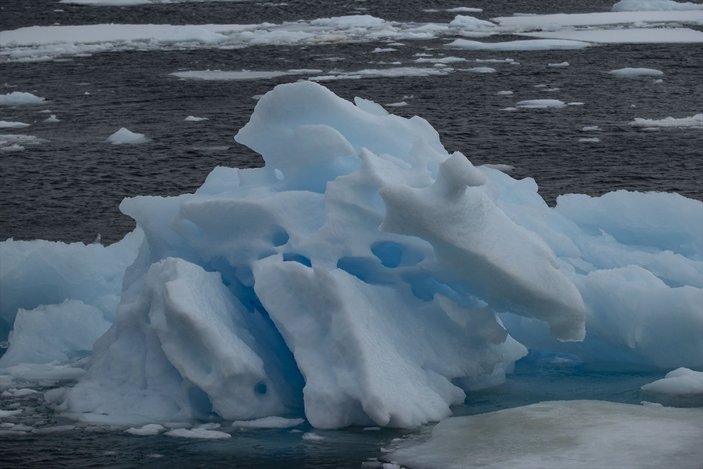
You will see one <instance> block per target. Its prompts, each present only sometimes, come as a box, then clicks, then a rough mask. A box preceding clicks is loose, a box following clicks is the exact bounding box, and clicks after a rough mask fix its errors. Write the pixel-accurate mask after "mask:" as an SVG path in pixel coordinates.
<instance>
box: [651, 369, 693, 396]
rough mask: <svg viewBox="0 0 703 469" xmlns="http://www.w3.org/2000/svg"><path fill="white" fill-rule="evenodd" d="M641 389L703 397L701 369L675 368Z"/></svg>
mask: <svg viewBox="0 0 703 469" xmlns="http://www.w3.org/2000/svg"><path fill="white" fill-rule="evenodd" d="M642 390H643V391H649V392H655V393H660V394H671V395H675V396H688V395H698V396H699V397H701V398H703V371H694V370H690V369H688V368H685V367H681V368H677V369H675V370H674V371H670V372H669V373H667V374H666V376H665V377H664V378H662V379H659V380H657V381H654V382H653V383H648V384H645V385H644V386H642Z"/></svg>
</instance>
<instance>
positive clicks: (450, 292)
mask: <svg viewBox="0 0 703 469" xmlns="http://www.w3.org/2000/svg"><path fill="white" fill-rule="evenodd" d="M403 280H405V281H406V282H408V283H409V284H410V289H411V290H412V292H413V295H415V297H416V298H418V299H420V300H423V301H432V299H433V298H434V295H435V294H436V293H440V294H442V295H444V296H446V297H447V298H450V299H452V300H453V301H454V302H456V303H458V304H463V303H464V301H463V298H461V296H460V295H459V294H458V293H457V291H456V290H454V289H453V288H452V287H450V286H449V285H447V284H445V283H442V282H440V281H439V280H437V279H436V278H434V277H432V276H431V275H429V274H427V273H424V272H414V273H411V274H407V275H404V276H403Z"/></svg>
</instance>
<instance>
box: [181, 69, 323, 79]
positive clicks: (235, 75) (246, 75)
mask: <svg viewBox="0 0 703 469" xmlns="http://www.w3.org/2000/svg"><path fill="white" fill-rule="evenodd" d="M319 73H322V70H318V69H296V70H281V71H263V70H233V71H224V70H190V71H183V72H173V73H171V75H173V76H175V77H178V78H184V79H188V80H210V81H238V80H270V79H272V78H279V77H284V76H289V75H298V76H300V75H312V74H319Z"/></svg>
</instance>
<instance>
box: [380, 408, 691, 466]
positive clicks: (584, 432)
mask: <svg viewBox="0 0 703 469" xmlns="http://www.w3.org/2000/svg"><path fill="white" fill-rule="evenodd" d="M702 422H703V409H675V408H667V407H660V406H642V405H632V404H619V403H614V402H603V401H555V402H540V403H538V404H532V405H528V406H524V407H516V408H513V409H506V410H500V411H497V412H490V413H487V414H481V415H472V416H468V417H454V418H449V419H446V420H444V421H442V422H440V423H439V424H438V425H437V426H436V427H434V428H433V429H432V435H431V436H430V438H429V439H428V440H427V441H425V442H412V441H411V442H408V443H403V444H402V446H401V447H400V448H399V449H397V450H396V451H394V452H392V453H391V454H390V455H388V457H389V458H391V459H392V460H394V461H396V462H398V463H400V464H404V465H408V466H412V467H413V468H418V469H425V468H428V469H430V468H437V467H442V468H446V469H459V468H465V467H514V468H544V469H557V468H563V467H570V468H583V469H590V468H593V467H613V466H617V467H638V468H648V469H655V468H660V467H689V466H690V465H691V462H692V461H700V460H702V459H703V446H702V445H701V444H700V442H701V441H703V424H702ZM694 465H695V464H694Z"/></svg>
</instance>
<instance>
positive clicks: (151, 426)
mask: <svg viewBox="0 0 703 469" xmlns="http://www.w3.org/2000/svg"><path fill="white" fill-rule="evenodd" d="M164 431H166V428H165V427H164V426H163V425H160V424H158V423H147V424H146V425H142V426H141V427H130V428H128V429H127V430H125V432H126V433H129V434H130V435H137V436H153V435H158V434H159V433H162V432H164Z"/></svg>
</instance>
